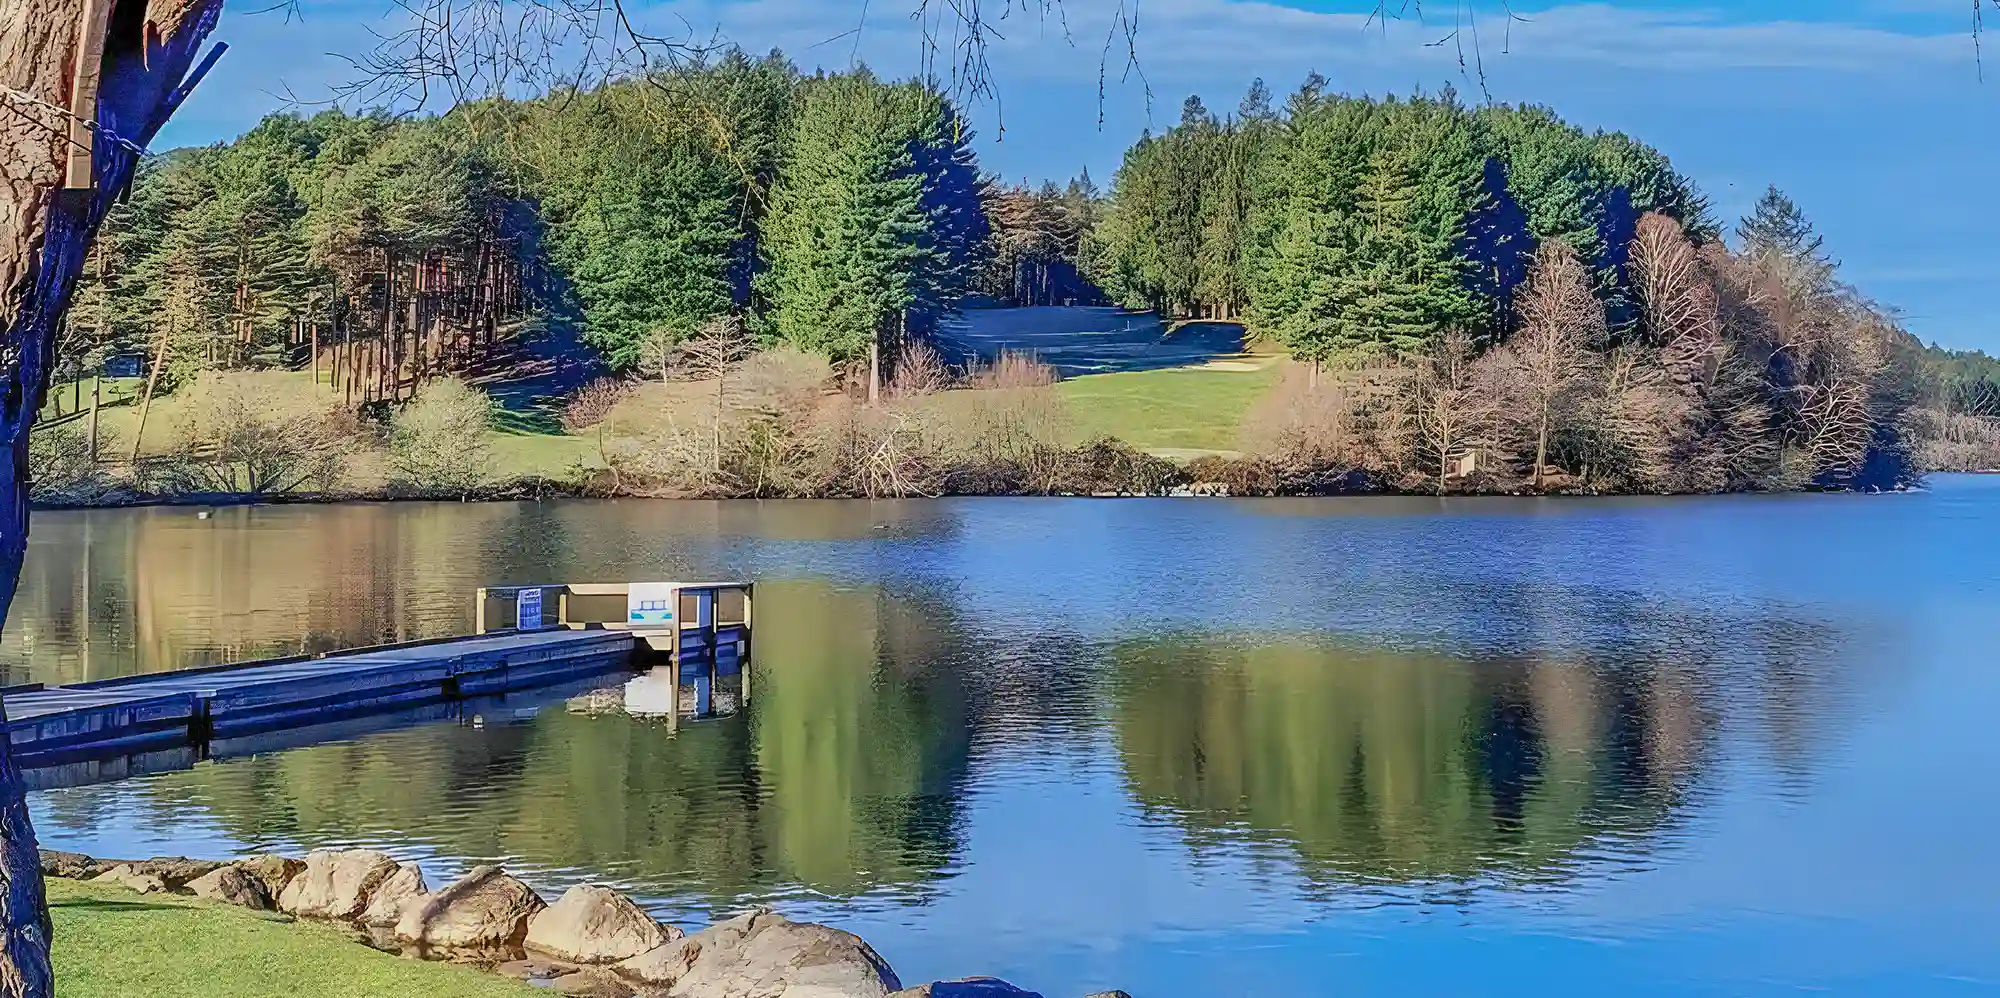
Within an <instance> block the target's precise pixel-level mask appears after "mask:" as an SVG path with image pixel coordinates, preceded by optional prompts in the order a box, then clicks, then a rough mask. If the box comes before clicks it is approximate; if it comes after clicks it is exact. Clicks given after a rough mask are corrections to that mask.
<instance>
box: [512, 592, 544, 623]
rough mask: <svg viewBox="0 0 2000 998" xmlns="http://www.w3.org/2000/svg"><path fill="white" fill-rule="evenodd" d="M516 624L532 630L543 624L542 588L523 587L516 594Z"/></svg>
mask: <svg viewBox="0 0 2000 998" xmlns="http://www.w3.org/2000/svg"><path fill="white" fill-rule="evenodd" d="M514 626H515V627H518V628H520V629H521V630H524V631H532V630H535V629H536V628H539V627H541V626H542V590H541V589H540V587H536V588H532V589H522V590H520V591H518V592H516V593H515V594H514Z"/></svg>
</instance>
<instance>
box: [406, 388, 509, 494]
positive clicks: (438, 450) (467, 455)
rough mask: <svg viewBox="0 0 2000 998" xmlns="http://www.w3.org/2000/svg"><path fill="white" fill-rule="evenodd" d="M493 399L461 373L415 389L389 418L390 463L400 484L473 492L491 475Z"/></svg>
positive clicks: (409, 487)
mask: <svg viewBox="0 0 2000 998" xmlns="http://www.w3.org/2000/svg"><path fill="white" fill-rule="evenodd" d="M492 414H493V403H492V400H490V399H488V398H487V397H486V393H485V392H482V391H480V390H479V389H477V388H474V387H472V386H470V385H468V384H466V383H465V382H463V381H461V380H459V379H457V378H439V379H438V380H436V381H433V382H431V383H429V384H427V385H425V386H424V387H423V388H422V389H421V390H419V391H418V392H417V397H416V398H414V399H412V400H410V402H409V404H408V405H405V406H404V407H403V408H402V410H401V411H399V412H397V413H396V415H395V416H394V417H393V419H392V420H391V422H390V432H389V465H390V468H391V469H392V470H393V471H394V474H395V481H396V484H397V486H398V487H399V488H402V489H404V490H406V491H409V492H413V493H416V494H419V495H436V496H457V497H459V498H469V497H470V496H471V495H472V494H473V493H474V492H477V491H478V490H479V489H480V488H481V487H483V486H485V485H486V484H487V483H488V482H489V481H490V479H491V477H492V466H493V448H492V435H493V431H492V427H491V425H490V423H491V419H492Z"/></svg>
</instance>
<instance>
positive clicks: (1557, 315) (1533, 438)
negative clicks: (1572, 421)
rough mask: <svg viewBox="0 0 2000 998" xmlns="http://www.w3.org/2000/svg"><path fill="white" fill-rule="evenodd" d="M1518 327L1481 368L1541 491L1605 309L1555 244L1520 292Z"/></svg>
mask: <svg viewBox="0 0 2000 998" xmlns="http://www.w3.org/2000/svg"><path fill="white" fill-rule="evenodd" d="M1516 300H1517V302H1518V306H1517V307H1518V308H1519V310H1520V316H1521V325H1520V328H1519V329H1518V330H1517V331H1516V332H1515V333H1514V335H1513V337H1512V338H1511V339H1509V340H1508V341H1507V342H1506V343H1504V344H1502V345H1501V346H1500V347H1498V348H1496V349H1495V350H1494V351H1493V352H1492V354H1491V355H1490V357H1489V359H1488V361H1487V363H1486V364H1485V365H1484V366H1485V369H1486V370H1489V371H1492V372H1494V374H1495V375H1496V376H1497V378H1498V380H1499V384H1497V385H1494V386H1492V388H1491V389H1490V393H1491V394H1492V395H1494V396H1495V397H1497V398H1500V399H1504V400H1505V402H1506V404H1505V405H1504V407H1503V408H1502V410H1501V413H1500V422H1501V423H1502V424H1503V428H1504V429H1505V430H1506V431H1508V435H1509V436H1510V437H1512V438H1514V439H1515V440H1517V441H1518V442H1520V443H1521V444H1522V445H1523V446H1524V448H1525V447H1528V446H1532V448H1533V450H1534V455H1535V464H1534V472H1533V475H1532V476H1531V481H1532V483H1533V485H1534V487H1535V488H1536V489H1540V488H1541V487H1542V476H1543V473H1544V470H1545V469H1546V468H1547V467H1548V464H1549V436H1550V434H1551V432H1558V431H1560V430H1562V429H1563V424H1564V423H1565V422H1566V421H1567V420H1568V419H1569V418H1571V417H1572V416H1573V415H1574V414H1575V412H1576V410H1577V408H1578V407H1579V406H1580V405H1581V403H1582V400H1583V398H1584V396H1585V393H1586V391H1587V390H1588V386H1589V382H1590V379H1591V376H1592V374H1593V373H1594V371H1595V368H1596V366H1597V358H1596V355H1595V354H1593V353H1592V352H1591V350H1590V346H1591V344H1594V343H1601V342H1603V341H1604V338H1605V324H1604V305H1603V303H1602V302H1600V301H1598V300H1597V296H1596V295H1595V294H1594V293H1592V291H1591V288H1590V271H1589V268H1587V267H1585V266H1584V263H1583V260H1582V259H1581V258H1579V257H1578V256H1577V255H1576V251H1575V250H1573V249H1571V248H1570V247H1569V245H1568V244H1566V243H1564V242H1562V241H1561V240H1550V241H1549V242H1546V243H1543V244H1542V246H1541V249H1540V250H1538V251H1537V252H1536V254H1535V263H1534V266H1533V268H1531V269H1530V270H1529V272H1528V282H1527V286H1526V287H1524V288H1523V289H1522V290H1521V292H1520V293H1519V296H1518V298H1517V299H1516Z"/></svg>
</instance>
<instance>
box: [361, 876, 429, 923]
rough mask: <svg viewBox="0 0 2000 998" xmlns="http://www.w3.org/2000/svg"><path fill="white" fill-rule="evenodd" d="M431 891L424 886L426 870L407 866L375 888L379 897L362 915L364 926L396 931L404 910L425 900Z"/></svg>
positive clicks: (372, 899) (372, 901) (374, 898)
mask: <svg viewBox="0 0 2000 998" xmlns="http://www.w3.org/2000/svg"><path fill="white" fill-rule="evenodd" d="M429 891H430V888H429V887H428V886H427V885H425V883H424V871H422V870H420V869H418V868H417V864H415V863H404V864H403V865H402V866H400V867H398V868H397V869H396V872H395V873H392V874H390V875H389V879H387V880H384V881H382V886H380V887H377V888H375V896H374V897H373V898H370V899H369V900H368V908H367V910H365V911H363V912H362V913H361V919H360V921H361V924H363V925H367V926H371V927H373V928H377V929H389V928H394V927H395V925H396V923H397V922H400V921H402V920H403V909H405V908H407V907H409V906H410V903H411V902H413V901H416V900H418V899H419V898H422V897H423V896H424V895H425V894H426V893H428V892H429Z"/></svg>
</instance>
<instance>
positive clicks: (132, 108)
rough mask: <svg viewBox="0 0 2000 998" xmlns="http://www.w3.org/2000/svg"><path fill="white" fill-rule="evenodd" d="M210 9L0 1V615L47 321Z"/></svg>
mask: <svg viewBox="0 0 2000 998" xmlns="http://www.w3.org/2000/svg"><path fill="white" fill-rule="evenodd" d="M221 10H222V4H221V2H220V0H150V2H148V0H0V444H4V446H5V449H6V452H5V454H4V455H0V621H4V620H5V619H6V612H7V610H8V608H9V607H10V605H11V604H12V603H13V599H14V587H15V584H16V583H17V582H19V581H20V577H21V559H22V557H23V556H24V555H25V554H26V552H27V543H28V485H29V482H28V431H29V429H30V427H31V425H32V424H33V423H34V420H35V414H36V413H37V412H39V411H40V410H41V407H42V400H43V398H44V397H45V396H46V395H47V394H48V388H49V377H50V375H51V373H52V370H51V367H52V364H51V362H52V361H53V359H54V345H55V334H56V330H57V327H58V325H59V324H60V322H61V319H62V315H63V313H64V311H66V310H67V309H68V308H69V302H70V295H71V293H72V292H73V291H74V290H75V288H76V283H77V279H78V277H79V276H81V274H82V271H83V264H84V259H85V257H86V256H87V254H88V252H89V249H90V245H91V242H92V240H94V239H95V238H96V236H97V228H98V225H99V224H100V223H102V222H103V220H104V214H105V212H106V211H107V210H109V209H110V207H111V204H112V202H113V201H114V200H115V199H116V198H117V196H118V194H119V193H120V191H122V190H123V189H124V187H125V185H126V183H127V182H129V181H130V180H131V178H132V171H133V169H134V168H135V167H136V166H137V164H138V158H139V154H138V152H137V150H138V149H142V148H144V147H145V145H146V143H148V142H150V141H151V140H152V138H153V135H154V134H155V133H156V132H158V131H159V128H160V126H161V125H162V124H164V123H165V122H166V120H167V117H168V116H169V115H171V114H172V113H173V110H174V108H175V107H176V106H177V105H178V104H179V103H180V101H181V100H182V99H183V98H184V97H185V96H186V93H185V90H184V89H183V81H184V80H187V79H188V76H189V70H190V69H191V68H193V66H194V59H195V54H196V50H197V49H198V48H199V47H200V45H201V43H202V40H203V39H204V38H206V37H207V35H208V33H209V31H210V30H212V29H213V28H214V26H215V21H216V18H217V17H218V16H219V15H220V14H221ZM98 52H101V53H102V55H101V57H100V58H99V59H98V61H97V64H96V66H95V67H93V66H90V65H89V64H88V60H89V58H90V55H91V54H92V53H98ZM80 63H83V64H84V65H83V66H82V69H83V70H84V72H78V69H79V64H80ZM92 69H95V70H96V72H95V73H94V74H93V73H92V72H90V71H91V70H92ZM198 75H199V74H197V76H198ZM93 84H94V90H95V99H94V101H93V100H92V99H91V91H92V89H93ZM80 98H81V99H80ZM93 104H94V106H88V105H93ZM79 105H84V106H79ZM86 147H87V148H88V149H89V156H88V158H87V159H85V158H84V157H83V156H82V154H81V153H82V150H83V149H85V148H86ZM4 731H5V724H4V710H0V998H47V996H49V995H51V994H52V993H53V990H54V982H53V980H52V975H51V972H50V970H49V921H48V904H47V899H46V897H45V896H44V894H43V889H42V875H41V862H40V858H39V856H38V855H37V851H36V844H35V830H34V827H33V826H32V825H31V824H30V823H29V821H28V805H27V799H26V795H25V792H24V790H23V788H22V783H21V774H20V771H19V770H18V769H17V768H16V767H15V765H14V761H13V755H12V752H11V751H10V750H9V745H8V739H7V738H6V737H5V735H4Z"/></svg>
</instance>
